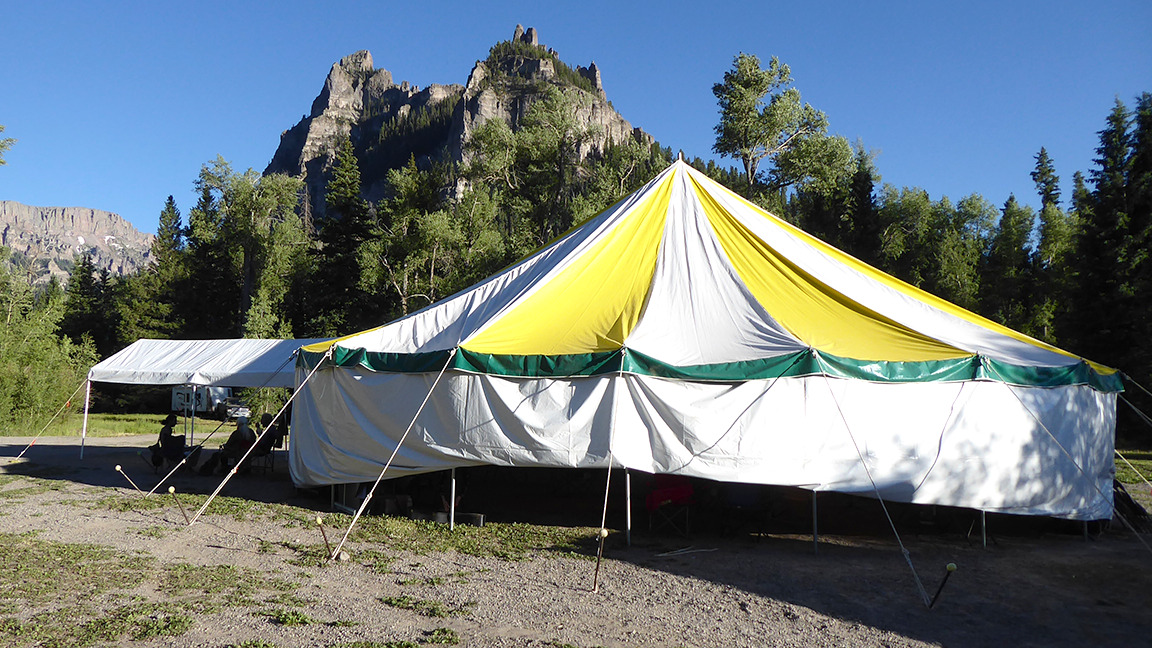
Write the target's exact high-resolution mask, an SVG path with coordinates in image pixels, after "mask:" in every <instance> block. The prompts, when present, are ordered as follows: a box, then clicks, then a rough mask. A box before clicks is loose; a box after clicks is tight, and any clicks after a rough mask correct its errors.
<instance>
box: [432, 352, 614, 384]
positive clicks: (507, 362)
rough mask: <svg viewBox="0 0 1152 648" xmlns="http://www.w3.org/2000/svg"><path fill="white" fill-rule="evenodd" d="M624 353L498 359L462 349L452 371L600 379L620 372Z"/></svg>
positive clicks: (487, 354) (530, 376)
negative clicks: (604, 375)
mask: <svg viewBox="0 0 1152 648" xmlns="http://www.w3.org/2000/svg"><path fill="white" fill-rule="evenodd" d="M623 357H624V350H623V349H617V350H615V351H601V352H598V353H573V354H563V355H504V354H501V355H496V354H490V353H476V352H473V351H469V350H467V349H460V353H458V354H457V355H456V359H455V362H454V363H453V367H452V368H453V369H459V370H461V371H468V372H472V373H486V374H494V375H497V376H516V377H522V378H558V377H564V376H599V375H602V374H609V373H617V372H619V371H620V370H621V364H622V359H623Z"/></svg>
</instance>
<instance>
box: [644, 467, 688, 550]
mask: <svg viewBox="0 0 1152 648" xmlns="http://www.w3.org/2000/svg"><path fill="white" fill-rule="evenodd" d="M644 504H645V507H646V508H647V509H648V530H649V531H659V530H665V529H666V530H669V531H671V532H673V533H676V534H677V535H682V536H685V537H687V536H688V534H689V533H690V532H691V526H690V524H689V518H688V513H689V509H690V507H691V505H692V482H691V481H689V479H688V478H687V477H683V476H681V475H656V478H655V480H653V483H652V490H651V491H650V492H649V493H648V496H647V497H646V498H645V500H644Z"/></svg>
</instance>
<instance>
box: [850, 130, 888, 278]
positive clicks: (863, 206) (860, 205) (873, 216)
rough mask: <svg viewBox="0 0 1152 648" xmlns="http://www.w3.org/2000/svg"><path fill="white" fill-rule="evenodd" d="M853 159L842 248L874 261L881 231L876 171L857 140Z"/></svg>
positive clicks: (878, 259)
mask: <svg viewBox="0 0 1152 648" xmlns="http://www.w3.org/2000/svg"><path fill="white" fill-rule="evenodd" d="M854 161H855V164H856V170H855V172H854V173H853V174H852V180H851V185H850V186H849V190H848V203H847V208H848V218H849V220H850V222H851V224H852V228H851V235H850V236H849V237H848V240H847V249H846V251H847V252H849V253H850V254H852V255H853V256H855V257H856V258H858V259H860V260H861V261H864V262H865V263H868V264H870V265H876V264H878V263H879V262H880V246H881V240H880V237H881V236H882V234H883V231H884V225H883V223H881V222H880V212H879V209H878V206H877V204H876V197H875V188H876V184H877V183H878V182H880V174H879V173H878V172H877V171H876V166H875V164H874V163H873V161H872V154H871V153H869V152H867V151H865V150H864V145H863V144H861V143H859V142H857V144H856V155H855V160H854Z"/></svg>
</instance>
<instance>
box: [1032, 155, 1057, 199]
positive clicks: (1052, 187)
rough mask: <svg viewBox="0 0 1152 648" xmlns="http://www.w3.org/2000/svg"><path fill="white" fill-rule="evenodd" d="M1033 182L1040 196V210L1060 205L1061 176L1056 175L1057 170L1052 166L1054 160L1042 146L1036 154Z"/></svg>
mask: <svg viewBox="0 0 1152 648" xmlns="http://www.w3.org/2000/svg"><path fill="white" fill-rule="evenodd" d="M1032 182H1035V183H1036V191H1037V192H1038V193H1039V194H1040V208H1041V209H1043V208H1045V207H1047V206H1048V205H1058V204H1060V176H1058V175H1056V168H1055V167H1054V166H1053V165H1052V158H1050V157H1048V151H1047V150H1046V149H1045V148H1044V147H1043V146H1041V147H1040V152H1039V153H1037V154H1036V168H1035V169H1034V170H1033V171H1032Z"/></svg>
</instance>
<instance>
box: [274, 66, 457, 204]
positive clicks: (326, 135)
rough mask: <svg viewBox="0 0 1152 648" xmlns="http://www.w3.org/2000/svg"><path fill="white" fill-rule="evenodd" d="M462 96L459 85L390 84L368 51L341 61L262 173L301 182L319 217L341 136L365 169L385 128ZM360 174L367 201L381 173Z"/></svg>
mask: <svg viewBox="0 0 1152 648" xmlns="http://www.w3.org/2000/svg"><path fill="white" fill-rule="evenodd" d="M462 91H463V88H462V87H461V86H459V85H454V86H441V85H432V86H429V87H428V88H426V89H424V90H420V89H419V88H418V87H416V86H412V85H409V84H408V82H407V81H404V82H403V83H400V84H395V83H393V82H392V73H391V72H389V71H388V70H384V69H376V68H375V67H373V63H372V54H371V53H369V52H368V51H365V50H362V51H359V52H356V53H355V54H351V55H349V56H346V57H344V58H342V59H340V61H338V62H337V63H335V64H333V65H332V69H331V71H330V72H329V73H328V78H327V79H325V81H324V87H323V88H322V89H321V91H320V94H319V95H318V96H317V97H316V99H315V101H313V102H312V111H311V113H310V114H309V115H306V116H304V117H303V118H302V119H301V120H300V121H299V123H297V124H296V125H295V126H293V127H292V128H290V129H288V130H286V131H284V132H283V133H281V135H280V146H279V147H278V148H277V149H276V153H275V154H274V155H273V156H272V161H271V162H270V163H269V164H268V166H267V168H265V169H264V173H265V174H269V173H286V174H288V175H293V176H300V177H302V178H303V179H304V182H305V185H306V187H307V189H308V194H309V199H310V200H309V206H310V208H311V209H312V213H313V214H314V215H322V214H323V212H324V187H325V185H326V184H327V182H328V179H329V177H330V176H331V171H332V168H333V165H334V164H335V162H336V145H337V144H338V143H339V141H340V140H341V139H342V138H343V137H349V138H351V140H352V143H353V145H354V147H355V149H356V153H357V157H358V158H359V159H360V160H361V161H362V164H364V160H365V159H366V158H369V157H372V153H373V152H374V151H375V149H376V148H377V147H376V145H377V144H378V142H379V138H380V132H381V129H382V128H383V125H384V124H386V123H395V122H399V121H404V120H407V119H409V118H411V117H412V115H413V114H415V113H420V112H423V111H426V110H429V109H430V107H432V106H435V105H437V104H439V103H440V102H443V101H455V100H456V99H458V98H459V96H460V93H461V92H462ZM409 148H410V147H409ZM406 160H407V158H406V157H405V161H406ZM365 171H367V172H365ZM384 171H385V172H386V171H387V169H384ZM361 173H362V181H363V184H364V186H365V188H366V189H367V191H366V193H367V194H369V196H371V195H372V193H373V191H372V189H371V187H372V185H373V183H375V182H377V181H379V180H382V179H383V177H382V174H374V173H373V169H371V168H369V169H365V170H362V172H361ZM377 175H378V176H379V177H374V176H377Z"/></svg>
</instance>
